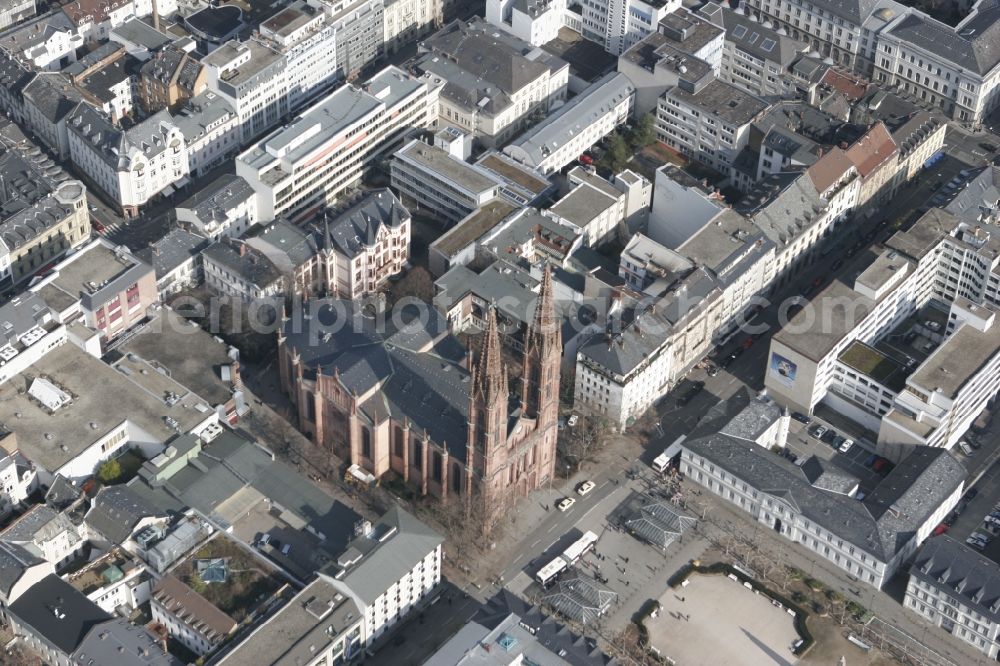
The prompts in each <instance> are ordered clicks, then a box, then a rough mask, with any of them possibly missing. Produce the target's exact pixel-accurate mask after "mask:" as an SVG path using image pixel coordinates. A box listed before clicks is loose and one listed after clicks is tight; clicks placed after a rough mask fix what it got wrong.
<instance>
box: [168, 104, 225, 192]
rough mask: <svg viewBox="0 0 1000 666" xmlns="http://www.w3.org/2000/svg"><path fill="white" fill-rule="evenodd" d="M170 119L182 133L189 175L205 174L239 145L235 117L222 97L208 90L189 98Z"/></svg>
mask: <svg viewBox="0 0 1000 666" xmlns="http://www.w3.org/2000/svg"><path fill="white" fill-rule="evenodd" d="M173 122H174V124H175V125H176V126H177V127H178V128H179V129H180V131H181V134H183V135H184V143H185V145H186V146H187V155H188V171H189V172H190V173H191V175H193V176H201V175H203V174H205V173H206V172H208V171H210V170H211V169H213V168H214V167H216V166H218V165H219V164H221V163H222V162H223V161H224V160H225V159H226V158H228V157H231V156H232V155H233V154H235V153H236V151H238V150H239V148H240V142H241V134H242V132H241V128H240V119H239V116H237V115H236V112H235V111H234V110H233V107H232V106H231V105H230V104H229V102H227V101H226V100H225V98H224V97H222V96H221V95H219V94H217V93H214V92H212V91H210V90H206V91H205V92H203V93H201V94H198V95H195V96H194V97H192V98H191V99H189V100H188V101H187V103H186V104H185V105H184V108H183V109H181V111H180V113H178V114H177V115H176V116H173Z"/></svg>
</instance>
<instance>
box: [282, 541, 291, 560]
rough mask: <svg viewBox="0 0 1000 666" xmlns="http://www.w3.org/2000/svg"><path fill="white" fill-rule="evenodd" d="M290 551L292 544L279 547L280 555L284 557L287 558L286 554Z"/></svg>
mask: <svg viewBox="0 0 1000 666" xmlns="http://www.w3.org/2000/svg"><path fill="white" fill-rule="evenodd" d="M291 550H292V544H290V543H286V544H285V545H284V546H282V547H281V554H282V555H284V556H285V557H288V553H290V552H291Z"/></svg>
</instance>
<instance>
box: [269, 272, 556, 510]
mask: <svg viewBox="0 0 1000 666" xmlns="http://www.w3.org/2000/svg"><path fill="white" fill-rule="evenodd" d="M553 298H554V296H553V287H552V276H551V272H550V270H549V269H548V268H546V269H545V273H544V276H543V278H542V280H541V285H540V288H539V292H538V297H537V299H536V302H535V310H534V315H533V320H532V324H531V326H530V327H529V329H528V331H527V335H526V337H525V344H524V352H523V355H522V359H521V363H522V368H521V370H522V372H521V379H520V386H519V387H517V390H516V391H514V392H512V391H511V390H510V386H509V383H510V382H509V375H508V371H507V367H505V365H504V361H503V357H502V354H501V343H500V335H499V331H498V330H497V320H496V315H495V313H494V312H493V311H490V313H489V315H488V325H487V327H486V330H485V331H484V332H483V334H482V341H481V345H480V348H479V351H478V353H477V354H474V353H473V352H472V351H471V350H466V349H464V348H463V347H462V346H461V344H460V343H459V342H458V341H457V340H456V339H455V337H454V336H452V335H451V333H450V332H449V331H448V330H447V322H446V321H445V320H444V318H443V317H442V316H440V314H439V313H437V312H436V311H433V309H432V308H429V309H430V310H431V312H430V313H429V315H430V316H428V317H425V318H423V319H421V318H419V317H411V320H410V321H409V322H408V323H405V324H402V325H398V326H394V325H392V324H390V323H389V320H390V319H392V318H391V317H379V316H378V315H377V314H375V315H373V314H372V313H370V312H366V311H363V310H362V309H361V307H360V306H359V305H358V304H357V303H356V302H354V301H346V300H334V301H330V300H322V301H321V300H317V301H311V302H310V303H308V304H307V305H306V306H305V311H304V312H302V313H299V315H298V316H292V317H288V316H286V317H285V318H284V321H283V325H282V327H281V329H280V330H279V332H278V353H279V371H280V375H281V386H282V389H283V390H284V391H285V392H286V393H287V394H288V395H289V397H290V398H291V400H292V402H293V403H294V404H295V405H296V407H297V409H298V421H299V427H300V429H301V430H302V431H303V432H305V433H307V434H309V435H310V436H311V437H312V438H313V439H314V441H316V442H317V443H319V444H321V445H323V446H324V447H327V448H329V449H330V450H331V451H332V452H334V453H336V454H337V455H339V456H341V457H343V458H345V459H349V460H350V462H351V464H353V465H358V466H359V467H361V468H362V469H364V470H367V471H368V472H370V473H371V474H373V475H375V476H376V477H379V478H381V477H383V476H385V475H387V474H390V473H396V474H398V475H399V476H400V477H402V479H403V480H404V481H405V482H407V483H409V484H412V485H413V486H415V487H416V488H417V489H418V491H419V492H420V493H421V494H424V495H426V494H431V495H436V496H438V497H441V498H448V497H449V496H464V497H471V496H472V494H473V493H476V492H482V493H483V494H484V499H485V500H486V502H487V506H491V507H494V508H496V509H500V508H502V507H505V506H509V504H510V503H511V502H512V501H513V500H514V499H516V498H517V497H521V496H524V495H527V494H528V493H529V492H531V491H532V490H535V489H536V488H539V487H541V486H543V485H545V484H548V483H549V481H550V479H551V478H552V474H553V472H554V468H555V454H556V437H557V433H558V428H557V422H558V418H559V363H560V358H561V355H562V340H561V333H560V326H559V321H558V319H557V316H556V312H555V304H554V301H553ZM380 323H382V324H384V326H380Z"/></svg>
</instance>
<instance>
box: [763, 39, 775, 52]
mask: <svg viewBox="0 0 1000 666" xmlns="http://www.w3.org/2000/svg"><path fill="white" fill-rule="evenodd" d="M775 45H776V42H775V41H774V40H773V39H765V40H764V41H763V42H761V43H760V48H762V49H764V50H765V51H768V52H770V51H771V49H773V48H774V47H775Z"/></svg>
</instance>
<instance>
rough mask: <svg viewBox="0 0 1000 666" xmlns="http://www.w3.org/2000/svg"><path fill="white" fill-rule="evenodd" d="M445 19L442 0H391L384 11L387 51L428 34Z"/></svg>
mask: <svg viewBox="0 0 1000 666" xmlns="http://www.w3.org/2000/svg"><path fill="white" fill-rule="evenodd" d="M443 21H444V3H443V2H442V0H389V1H388V2H386V3H385V9H384V10H383V12H382V24H383V26H384V27H385V32H384V33H383V35H382V41H383V44H384V47H383V48H384V49H385V52H386V53H395V52H396V51H398V50H399V49H400V47H402V46H404V45H405V44H407V43H409V42H411V41H413V40H415V39H416V38H417V37H420V36H422V35H425V34H427V33H428V32H430V31H431V30H433V29H434V28H436V27H438V26H440V25H441V23H443Z"/></svg>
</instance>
